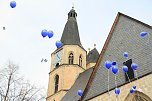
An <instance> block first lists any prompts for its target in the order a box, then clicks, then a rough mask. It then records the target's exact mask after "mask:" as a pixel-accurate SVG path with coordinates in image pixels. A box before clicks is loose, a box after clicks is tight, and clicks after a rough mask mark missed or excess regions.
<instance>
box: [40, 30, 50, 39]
mask: <svg viewBox="0 0 152 101" xmlns="http://www.w3.org/2000/svg"><path fill="white" fill-rule="evenodd" d="M47 34H48V32H47V30H46V29H44V30H42V32H41V35H42V36H43V38H44V37H46V36H47Z"/></svg>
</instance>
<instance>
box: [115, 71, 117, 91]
mask: <svg viewBox="0 0 152 101" xmlns="http://www.w3.org/2000/svg"><path fill="white" fill-rule="evenodd" d="M116 80H117V79H116V74H115V85H116V88H117V81H116Z"/></svg>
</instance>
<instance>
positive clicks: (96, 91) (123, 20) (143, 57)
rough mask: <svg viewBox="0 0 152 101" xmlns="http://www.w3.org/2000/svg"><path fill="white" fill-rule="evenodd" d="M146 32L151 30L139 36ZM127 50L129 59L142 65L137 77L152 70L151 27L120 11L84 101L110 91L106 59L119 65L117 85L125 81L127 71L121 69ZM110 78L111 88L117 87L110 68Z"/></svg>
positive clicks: (85, 91)
mask: <svg viewBox="0 0 152 101" xmlns="http://www.w3.org/2000/svg"><path fill="white" fill-rule="evenodd" d="M143 31H146V32H148V35H147V36H146V37H144V38H143V37H140V36H139V33H140V32H143ZM125 51H127V52H128V53H129V57H128V59H132V61H133V62H134V63H137V64H138V66H139V67H140V68H138V69H137V74H138V77H142V76H144V75H148V74H149V73H151V72H152V68H151V65H152V57H151V56H150V55H151V54H152V53H151V52H152V27H151V26H150V25H148V24H145V23H143V22H141V21H139V20H136V19H134V18H132V17H129V16H127V15H125V14H122V13H118V14H117V17H116V19H115V21H114V23H113V26H112V28H111V30H110V33H109V35H108V37H107V40H106V42H105V44H104V47H103V49H102V51H101V53H100V56H99V59H98V60H97V63H96V65H95V67H94V70H93V72H92V74H91V76H90V79H89V81H88V84H87V86H86V88H85V90H84V93H83V96H82V97H81V100H82V101H86V100H88V99H91V98H93V97H95V96H98V95H100V94H103V93H104V92H107V90H108V89H107V88H108V87H107V85H108V82H107V78H108V70H107V69H106V68H105V67H104V63H105V61H106V60H111V61H112V60H115V61H117V65H118V67H119V73H118V74H117V75H118V77H119V78H118V80H117V85H118V86H119V85H123V84H125V83H126V81H125V74H124V72H123V71H122V69H121V66H122V64H123V62H124V61H126V60H125V59H124V57H123V53H124V52H125ZM134 74H135V73H134ZM109 77H110V83H109V86H110V89H111V90H112V89H114V88H115V79H114V74H113V73H112V72H111V71H110V74H109ZM135 77H137V76H135Z"/></svg>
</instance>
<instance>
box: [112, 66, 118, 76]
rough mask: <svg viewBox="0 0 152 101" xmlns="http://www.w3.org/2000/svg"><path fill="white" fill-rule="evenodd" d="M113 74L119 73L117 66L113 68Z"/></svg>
mask: <svg viewBox="0 0 152 101" xmlns="http://www.w3.org/2000/svg"><path fill="white" fill-rule="evenodd" d="M112 72H113V73H114V74H116V73H117V72H118V67H117V66H116V65H115V66H112Z"/></svg>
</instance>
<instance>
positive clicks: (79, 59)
mask: <svg viewBox="0 0 152 101" xmlns="http://www.w3.org/2000/svg"><path fill="white" fill-rule="evenodd" d="M76 17H77V13H76V12H75V10H74V8H72V9H71V10H70V12H69V13H68V21H67V23H66V25H65V28H64V31H63V34H62V37H61V42H62V46H61V47H60V48H58V49H56V50H55V51H54V52H53V53H52V54H51V60H52V61H51V69H50V72H49V83H48V92H47V98H46V101H60V100H61V98H62V97H63V96H64V95H65V94H66V92H67V91H68V90H69V89H70V88H71V86H72V85H73V84H74V82H75V80H76V78H77V77H78V75H79V73H81V72H83V71H84V70H85V69H86V50H85V49H84V48H83V46H82V44H81V42H80V37H79V30H78V25H77V20H76Z"/></svg>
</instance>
